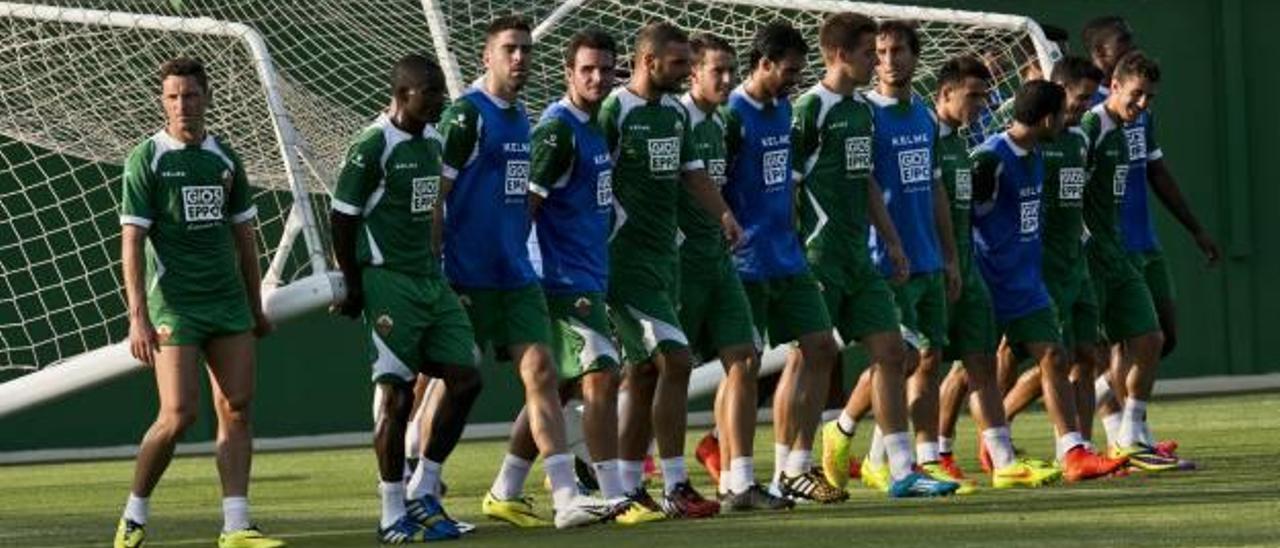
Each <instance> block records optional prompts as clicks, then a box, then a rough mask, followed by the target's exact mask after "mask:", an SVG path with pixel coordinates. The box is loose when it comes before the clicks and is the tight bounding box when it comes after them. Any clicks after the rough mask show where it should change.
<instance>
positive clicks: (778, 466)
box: [773, 443, 791, 485]
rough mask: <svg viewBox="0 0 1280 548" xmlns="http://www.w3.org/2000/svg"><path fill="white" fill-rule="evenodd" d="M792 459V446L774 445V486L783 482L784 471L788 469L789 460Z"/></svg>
mask: <svg viewBox="0 0 1280 548" xmlns="http://www.w3.org/2000/svg"><path fill="white" fill-rule="evenodd" d="M790 457H791V446H790V445H783V444H781V443H775V444H773V484H774V485H778V482H780V481H782V470H783V469H785V468H786V467H787V459H788V458H790Z"/></svg>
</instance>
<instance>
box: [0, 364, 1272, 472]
mask: <svg viewBox="0 0 1280 548" xmlns="http://www.w3.org/2000/svg"><path fill="white" fill-rule="evenodd" d="M1265 390H1280V373H1268V374H1263V375H1240V376H1228V375H1224V376H1214V377H1193V378H1188V379H1170V380H1164V381H1156V389H1155V392H1156V395H1157V399H1158V398H1160V397H1167V396H1189V395H1200V396H1204V395H1212V394H1233V393H1239V392H1257V391H1265ZM756 420H757V422H758V423H759V424H770V423H772V421H773V411H772V409H769V408H763V409H760V410H759V411H758V412H757V413H756ZM713 422H714V421H713V418H712V416H711V412H710V411H695V412H692V413H689V426H690V427H698V428H701V427H706V426H711V424H712V423H713ZM510 433H511V423H509V422H489V423H481V424H470V425H467V428H466V429H465V430H463V431H462V439H464V440H491V439H504V438H506V437H507V436H508V435H509V434H510ZM372 441H373V433H372V432H344V433H338V434H320V435H315V436H290V437H283V438H256V439H254V440H253V448H254V450H255V451H296V450H301V449H337V448H344V447H365V446H368V445H369V444H370V443H372ZM213 450H214V443H213V442H211V441H210V442H202V443H180V444H178V448H177V454H179V455H211V454H213ZM137 451H138V447H137V446H136V445H117V446H112V447H90V448H82V449H37V450H32V451H9V452H2V453H0V464H29V463H39V462H68V461H85V460H102V459H121V458H132V457H133V456H135V455H136V454H137Z"/></svg>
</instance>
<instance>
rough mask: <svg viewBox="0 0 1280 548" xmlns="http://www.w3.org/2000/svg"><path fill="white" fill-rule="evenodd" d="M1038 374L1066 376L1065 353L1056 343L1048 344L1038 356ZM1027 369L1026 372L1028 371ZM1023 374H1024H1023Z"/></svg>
mask: <svg viewBox="0 0 1280 548" xmlns="http://www.w3.org/2000/svg"><path fill="white" fill-rule="evenodd" d="M1039 366H1040V374H1041V375H1051V376H1054V377H1058V376H1061V377H1064V378H1065V377H1066V376H1067V353H1066V351H1065V350H1063V349H1062V347H1061V346H1058V345H1056V344H1055V345H1050V346H1049V347H1048V348H1047V349H1046V350H1045V351H1044V354H1043V355H1042V356H1041V357H1040V363H1039ZM1030 372H1031V371H1028V372H1027V373H1030ZM1024 375H1025V374H1024Z"/></svg>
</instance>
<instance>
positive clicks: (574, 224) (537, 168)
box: [529, 99, 613, 294]
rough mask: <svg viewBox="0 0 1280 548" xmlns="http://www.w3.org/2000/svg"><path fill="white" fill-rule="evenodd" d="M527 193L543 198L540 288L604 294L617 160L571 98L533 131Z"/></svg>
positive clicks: (555, 107)
mask: <svg viewBox="0 0 1280 548" xmlns="http://www.w3.org/2000/svg"><path fill="white" fill-rule="evenodd" d="M566 141H567V142H566ZM529 189H530V191H531V192H534V193H536V194H538V195H540V196H542V197H543V202H542V205H541V207H539V209H538V215H537V219H536V220H537V223H536V225H535V226H537V232H538V246H539V250H540V251H541V254H542V287H543V288H544V289H545V290H546V291H547V293H550V294H564V293H581V292H599V293H603V292H604V291H605V290H606V289H607V280H608V277H609V229H610V222H611V219H612V216H613V160H612V158H611V157H610V155H609V145H608V144H607V143H606V142H605V139H604V134H603V133H602V132H601V131H600V128H599V126H598V125H596V121H595V120H593V119H591V116H590V115H589V114H587V113H586V112H583V111H581V110H579V109H578V108H577V107H575V106H573V104H572V103H570V102H569V101H568V100H567V99H561V100H560V101H557V102H555V103H552V104H551V106H550V107H547V109H546V110H545V111H543V113H542V119H541V121H539V122H538V127H537V129H535V130H534V139H533V176H532V179H531V180H530V185H529Z"/></svg>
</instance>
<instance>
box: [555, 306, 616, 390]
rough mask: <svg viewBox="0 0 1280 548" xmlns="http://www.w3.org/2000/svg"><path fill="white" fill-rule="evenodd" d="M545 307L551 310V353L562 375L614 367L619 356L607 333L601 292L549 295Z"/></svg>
mask: <svg viewBox="0 0 1280 548" xmlns="http://www.w3.org/2000/svg"><path fill="white" fill-rule="evenodd" d="M547 309H548V310H549V311H550V312H551V331H552V332H551V353H552V354H553V355H554V356H555V358H556V364H557V366H558V369H559V371H560V378H561V379H564V380H570V379H577V378H579V377H581V376H583V375H586V374H587V373H592V372H595V371H609V370H617V368H618V365H619V364H620V363H621V359H620V358H619V357H618V348H617V347H616V346H614V344H613V337H611V336H610V335H609V332H610V331H609V313H608V312H607V311H606V310H605V305H604V293H576V294H561V295H548V296H547Z"/></svg>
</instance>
